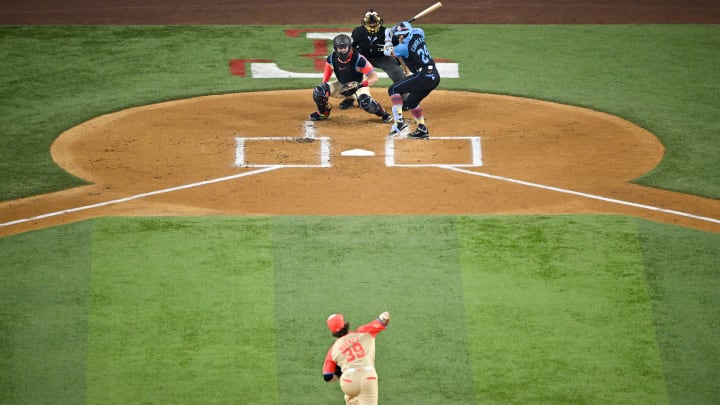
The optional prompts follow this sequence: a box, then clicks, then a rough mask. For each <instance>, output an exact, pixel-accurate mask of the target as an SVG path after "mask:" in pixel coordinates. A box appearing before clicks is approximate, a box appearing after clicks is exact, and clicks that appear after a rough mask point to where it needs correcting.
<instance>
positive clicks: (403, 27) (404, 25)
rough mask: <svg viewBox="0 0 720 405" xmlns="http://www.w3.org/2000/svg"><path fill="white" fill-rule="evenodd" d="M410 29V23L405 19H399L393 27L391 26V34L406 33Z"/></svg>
mask: <svg viewBox="0 0 720 405" xmlns="http://www.w3.org/2000/svg"><path fill="white" fill-rule="evenodd" d="M411 29H412V25H410V23H409V22H407V21H401V22H399V23H397V24H396V25H395V26H394V27H392V34H393V36H394V37H396V36H398V35H407V34H409V33H410V30H411Z"/></svg>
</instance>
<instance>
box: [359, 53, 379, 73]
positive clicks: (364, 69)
mask: <svg viewBox="0 0 720 405" xmlns="http://www.w3.org/2000/svg"><path fill="white" fill-rule="evenodd" d="M363 62H364V63H363ZM355 66H356V68H357V70H358V71H359V72H360V73H362V74H364V75H365V76H370V73H371V72H372V71H373V70H375V66H373V64H372V63H370V61H369V60H367V59H366V58H365V57H364V56H362V55H360V58H359V59H358V62H357V65H355Z"/></svg>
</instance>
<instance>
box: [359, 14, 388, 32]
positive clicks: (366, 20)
mask: <svg viewBox="0 0 720 405" xmlns="http://www.w3.org/2000/svg"><path fill="white" fill-rule="evenodd" d="M382 24H383V19H382V18H380V15H379V14H378V13H377V11H375V10H373V9H370V10H368V12H367V13H365V17H363V19H362V26H363V27H365V29H366V30H367V32H368V34H370V35H375V34H377V32H378V30H380V26H381V25H382Z"/></svg>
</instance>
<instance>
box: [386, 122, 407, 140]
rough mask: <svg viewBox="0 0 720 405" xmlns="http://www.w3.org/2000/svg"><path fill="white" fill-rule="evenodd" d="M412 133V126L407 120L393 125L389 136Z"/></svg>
mask: <svg viewBox="0 0 720 405" xmlns="http://www.w3.org/2000/svg"><path fill="white" fill-rule="evenodd" d="M409 133H410V126H409V125H408V124H407V122H405V121H398V122H396V123H395V124H393V126H392V130H391V131H390V133H389V134H388V136H397V137H403V136H407V134H409Z"/></svg>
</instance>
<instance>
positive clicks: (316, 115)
mask: <svg viewBox="0 0 720 405" xmlns="http://www.w3.org/2000/svg"><path fill="white" fill-rule="evenodd" d="M329 116H330V111H328V112H326V113H324V114H323V113H321V112H318V111H315V112H314V113H312V114H310V117H309V118H310V121H322V120H326V119H328V117H329Z"/></svg>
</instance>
